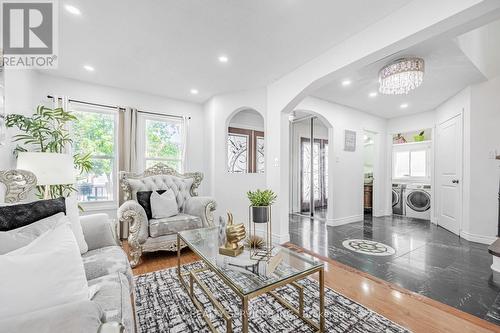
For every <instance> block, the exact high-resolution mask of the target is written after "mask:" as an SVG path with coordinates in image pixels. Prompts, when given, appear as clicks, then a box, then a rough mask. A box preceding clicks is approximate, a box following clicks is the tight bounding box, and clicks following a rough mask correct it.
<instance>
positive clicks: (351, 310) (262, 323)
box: [135, 262, 409, 333]
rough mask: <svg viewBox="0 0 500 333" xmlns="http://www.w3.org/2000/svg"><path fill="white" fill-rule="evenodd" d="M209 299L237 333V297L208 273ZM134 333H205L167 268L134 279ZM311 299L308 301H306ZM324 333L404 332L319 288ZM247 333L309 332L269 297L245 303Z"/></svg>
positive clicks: (313, 311)
mask: <svg viewBox="0 0 500 333" xmlns="http://www.w3.org/2000/svg"><path fill="white" fill-rule="evenodd" d="M201 267H203V264H202V263H201V262H195V263H192V264H188V265H185V266H183V268H184V269H188V270H192V269H196V268H201ZM199 277H200V278H201V280H202V281H203V282H205V283H206V284H207V286H208V287H209V288H210V290H211V291H212V292H213V293H214V295H215V297H216V298H217V300H218V301H219V302H221V303H222V305H223V306H224V307H225V308H226V310H227V311H228V312H229V314H230V315H231V316H232V317H233V331H234V332H241V318H240V315H239V314H240V306H241V301H240V299H239V297H238V296H237V295H236V294H235V293H234V292H233V291H232V290H231V289H230V288H229V287H226V286H225V285H224V283H223V282H222V280H220V279H219V278H218V277H217V275H215V274H214V273H212V272H204V273H200V274H199ZM135 283H136V289H135V291H136V311H137V326H138V333H146V332H147V333H150V332H155V333H156V332H210V330H209V329H208V326H207V325H206V323H205V320H204V319H203V317H202V314H201V313H200V312H199V311H198V309H197V308H196V307H195V306H194V305H193V303H192V302H191V299H190V298H189V296H188V294H187V293H186V291H185V289H184V288H183V286H182V285H181V284H180V281H179V279H178V277H177V272H176V268H169V269H165V270H161V271H157V272H152V273H148V274H144V275H140V276H137V277H135ZM299 283H300V284H301V285H302V286H304V288H305V290H304V302H305V304H304V312H305V314H306V316H307V317H309V318H313V319H314V321H317V319H318V311H319V302H318V298H317V297H318V282H317V281H315V280H313V279H309V278H307V279H304V280H301V281H299ZM276 291H277V292H278V293H279V294H280V295H281V296H282V297H283V298H285V299H286V300H287V301H289V302H290V303H291V304H293V305H294V306H296V307H297V309H298V293H297V291H296V290H295V288H293V287H289V286H285V287H282V288H279V289H276ZM195 293H196V296H197V298H198V300H199V301H200V302H201V304H203V307H204V309H205V312H206V314H207V315H208V316H209V317H211V318H212V320H213V321H215V327H216V328H217V330H218V331H219V332H225V325H224V321H223V320H222V318H221V317H220V315H219V314H218V312H217V311H216V310H214V307H213V306H212V303H210V301H209V300H208V298H207V297H206V296H205V295H204V294H203V292H202V291H201V290H200V289H199V288H195ZM312 295H314V296H312ZM325 315H326V327H325V328H326V332H359V333H361V332H384V333H393V332H394V333H396V332H398V333H399V332H409V331H408V330H406V329H404V328H402V327H401V326H399V325H397V324H395V323H394V322H392V321H390V320H388V319H387V318H385V317H383V316H381V315H379V314H378V313H376V312H373V311H371V310H369V309H367V308H365V307H364V306H362V305H360V304H358V303H356V302H354V301H353V300H351V299H349V298H347V297H345V296H343V295H340V294H338V293H336V292H335V291H333V290H331V289H329V288H325ZM249 330H250V332H259V333H260V332H269V333H271V332H273V333H274V332H280V333H286V332H294V333H295V332H313V329H312V328H311V327H310V326H308V325H307V324H306V323H304V322H303V321H302V320H301V319H300V318H299V317H297V316H295V315H294V314H293V313H292V312H290V311H289V310H287V309H286V308H283V307H282V306H281V305H280V304H279V303H278V302H277V301H276V300H275V299H274V298H273V297H272V296H270V295H261V296H259V297H258V298H255V299H253V300H252V301H251V302H250V321H249Z"/></svg>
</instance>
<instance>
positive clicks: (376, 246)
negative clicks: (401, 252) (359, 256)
mask: <svg viewBox="0 0 500 333" xmlns="http://www.w3.org/2000/svg"><path fill="white" fill-rule="evenodd" d="M342 245H343V246H344V247H345V248H346V249H349V250H351V251H354V252H358V253H363V254H368V255H371V256H390V255H393V254H394V253H396V251H395V250H394V249H393V248H392V247H390V246H389V245H386V244H383V243H380V242H375V241H371V240H366V239H347V240H345V241H343V242H342Z"/></svg>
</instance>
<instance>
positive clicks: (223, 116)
mask: <svg viewBox="0 0 500 333" xmlns="http://www.w3.org/2000/svg"><path fill="white" fill-rule="evenodd" d="M242 109H253V110H255V111H257V112H259V113H260V114H261V115H262V117H263V118H264V121H265V119H266V94H265V90H264V89H261V90H252V91H243V92H236V93H231V94H224V95H218V96H214V97H212V98H211V99H210V100H209V101H208V102H207V103H206V104H205V105H204V112H205V117H206V120H205V124H206V126H207V130H206V133H205V141H204V143H205V144H204V147H205V158H206V161H208V170H209V171H208V174H209V191H210V193H211V194H212V195H213V196H214V197H215V198H216V199H217V210H216V212H215V218H216V219H217V220H218V218H219V216H225V215H226V211H228V210H229V211H231V212H232V213H233V215H234V218H235V222H238V223H247V221H248V206H249V201H248V199H247V197H246V192H247V191H249V190H255V189H258V188H260V189H263V188H266V178H265V174H258V173H248V174H239V173H229V172H227V126H228V125H229V121H230V120H231V119H232V116H233V115H234V114H236V112H238V111H240V110H242ZM237 120H238V118H237ZM240 120H242V119H240ZM264 136H265V137H266V142H265V144H266V146H267V133H264Z"/></svg>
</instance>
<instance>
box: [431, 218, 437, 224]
mask: <svg viewBox="0 0 500 333" xmlns="http://www.w3.org/2000/svg"><path fill="white" fill-rule="evenodd" d="M431 223H434V224H438V219H437V217H435V216H432V217H431Z"/></svg>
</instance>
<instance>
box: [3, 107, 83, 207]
mask: <svg viewBox="0 0 500 333" xmlns="http://www.w3.org/2000/svg"><path fill="white" fill-rule="evenodd" d="M73 121H78V119H77V117H76V116H75V115H74V114H73V113H71V112H67V111H64V110H63V109H62V108H56V109H50V108H47V107H45V106H43V105H40V106H38V107H37V109H36V112H35V113H34V114H33V115H32V116H30V117H28V116H23V115H20V114H9V115H7V116H6V119H5V122H6V125H7V128H17V130H18V132H19V134H16V135H14V136H13V137H12V139H13V140H12V141H14V142H17V146H16V147H15V148H14V154H15V156H16V157H17V154H18V153H20V152H28V151H31V152H42V153H43V152H47V153H64V152H65V151H66V149H67V148H68V147H71V146H73V140H72V139H71V137H70V133H69V130H68V128H69V127H70V124H71V122H73ZM73 163H74V164H75V169H77V170H78V171H79V173H80V174H82V173H85V172H89V171H90V170H92V160H91V157H90V153H87V154H74V155H73ZM46 186H49V189H48V193H49V194H50V197H51V198H57V197H59V196H68V195H69V194H71V193H72V192H76V191H77V189H76V188H75V187H74V185H73V184H69V185H46ZM37 189H38V196H39V197H40V198H43V197H44V193H45V192H46V189H45V186H37Z"/></svg>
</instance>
